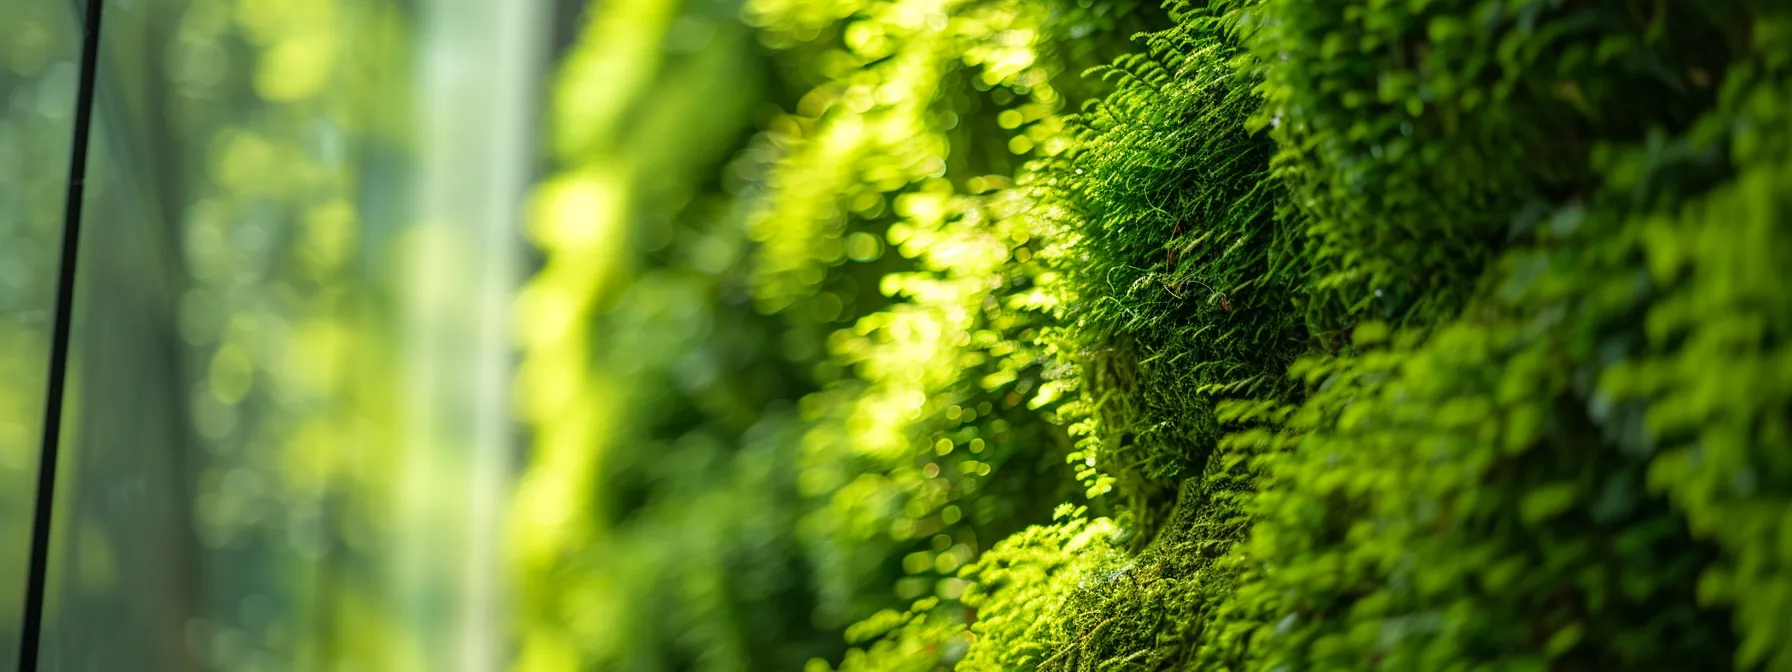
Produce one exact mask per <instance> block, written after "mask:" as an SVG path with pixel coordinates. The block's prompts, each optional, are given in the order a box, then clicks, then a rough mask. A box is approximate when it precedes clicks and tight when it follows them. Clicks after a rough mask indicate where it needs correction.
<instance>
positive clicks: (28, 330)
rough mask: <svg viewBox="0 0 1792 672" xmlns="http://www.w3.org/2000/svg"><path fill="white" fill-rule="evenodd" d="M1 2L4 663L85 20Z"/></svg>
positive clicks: (21, 581) (24, 554)
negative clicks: (82, 25) (82, 28)
mask: <svg viewBox="0 0 1792 672" xmlns="http://www.w3.org/2000/svg"><path fill="white" fill-rule="evenodd" d="M72 10H73V6H72V4H71V3H70V1H69V0H0V17H5V18H4V19H0V381H5V382H4V383H0V666H10V665H12V664H13V661H14V660H17V659H18V655H19V654H18V647H19V629H20V626H21V623H20V616H21V615H22V613H23V606H24V599H25V579H26V563H27V562H28V561H29V556H30V548H31V543H30V540H31V509H32V499H33V497H34V496H35V493H36V491H37V483H36V481H37V455H38V447H39V442H40V440H41V438H42V437H41V432H40V430H41V428H42V422H43V397H44V377H45V374H46V373H47V372H48V369H47V367H46V366H45V361H46V359H47V358H48V357H49V351H50V348H49V342H50V314H51V308H52V306H53V305H54V304H55V300H56V297H55V294H56V258H57V249H58V246H59V245H60V241H61V231H62V210H63V200H64V190H63V189H64V182H65V180H66V178H67V177H68V158H69V145H70V140H71V137H72V133H71V131H72V129H73V127H74V121H75V115H74V111H75V90H76V88H77V86H76V84H77V73H78V71H79V67H80V65H79V62H78V61H79V59H80V55H81V33H80V27H79V26H80V23H79V21H78V20H77V19H76V17H75V13H74V12H73V11H72Z"/></svg>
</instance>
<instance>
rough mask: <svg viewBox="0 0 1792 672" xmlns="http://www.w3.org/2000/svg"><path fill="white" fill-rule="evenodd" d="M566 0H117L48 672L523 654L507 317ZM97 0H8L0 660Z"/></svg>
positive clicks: (474, 661)
mask: <svg viewBox="0 0 1792 672" xmlns="http://www.w3.org/2000/svg"><path fill="white" fill-rule="evenodd" d="M577 4H578V3H571V2H568V3H549V2H481V1H477V0H415V1H409V0H306V1H304V2H290V1H284V0H113V1H111V2H107V3H106V11H105V14H104V21H105V25H104V30H103V40H102V45H101V62H100V63H99V68H98V72H99V82H98V94H97V95H98V100H97V108H96V111H95V117H94V119H95V121H94V124H95V128H94V129H93V132H94V137H95V141H94V144H93V149H92V153H91V155H90V164H89V169H88V187H87V196H86V198H87V203H86V231H85V235H84V238H83V240H82V241H81V244H82V255H83V256H82V259H81V262H82V263H81V266H80V275H79V281H78V282H79V285H78V286H79V291H78V298H77V315H76V323H75V331H74V335H75V336H74V343H73V353H74V354H73V361H72V363H71V367H72V368H71V375H70V381H71V382H70V390H69V392H68V398H67V403H68V416H67V417H66V418H65V422H66V427H67V429H66V432H65V434H64V447H63V453H62V459H61V462H60V466H61V470H60V478H59V485H58V488H57V492H56V495H57V501H56V507H55V531H54V542H53V548H52V553H51V563H50V564H51V568H52V569H51V575H50V588H49V601H50V604H49V606H48V610H49V611H48V615H47V617H46V618H47V626H46V634H45V639H44V642H43V650H44V657H43V659H42V661H41V662H42V664H43V666H44V668H45V669H54V670H146V671H154V670H170V671H172V670H200V669H227V670H288V669H298V670H313V669H316V670H323V669H330V670H455V669H461V670H495V669H501V668H503V667H504V666H505V665H506V662H507V660H508V656H509V653H508V647H507V645H506V642H507V640H508V637H509V635H510V632H509V629H508V627H507V626H506V620H505V618H506V617H505V614H506V613H507V609H508V607H507V603H508V600H509V598H510V596H509V595H508V594H507V592H506V590H505V589H504V588H503V586H504V584H505V582H504V574H503V569H502V559H503V552H502V549H501V547H500V543H501V540H500V528H499V526H500V523H501V521H502V516H503V510H504V507H505V501H506V499H507V497H508V488H509V484H510V482H511V480H512V474H513V473H514V471H515V469H516V468H517V462H518V455H519V450H520V449H521V445H520V444H521V441H519V440H518V438H517V437H518V430H517V429H516V427H515V424H514V423H513V422H511V411H510V401H509V394H510V393H509V389H510V385H509V381H510V378H511V376H512V371H513V368H514V361H513V360H514V357H513V356H512V354H511V352H512V348H511V346H510V345H509V342H510V337H511V333H510V321H509V317H508V315H509V312H510V311H509V308H510V303H511V301H512V295H513V293H514V291H515V288H516V285H517V284H518V283H519V279H520V277H521V276H522V275H523V274H524V273H526V272H527V265H528V264H529V263H530V262H529V259H528V257H527V255H526V253H525V250H524V247H523V242H522V239H521V237H520V235H519V225H518V223H519V221H520V217H521V213H522V203H523V197H524V194H525V191H526V189H527V187H528V184H529V183H530V182H531V181H533V180H534V179H535V178H536V176H537V172H538V166H539V158H538V156H539V152H537V151H536V147H537V145H538V142H539V140H538V131H537V129H538V125H537V124H536V118H537V116H538V115H539V113H540V107H541V105H542V104H543V102H544V101H543V97H542V96H541V95H540V87H541V84H542V81H543V76H542V72H543V71H544V70H545V69H546V67H547V63H548V62H549V60H550V59H552V58H554V56H555V52H556V50H557V49H558V48H559V47H557V46H556V44H555V42H556V40H564V39H567V36H565V35H559V36H556V34H555V32H554V27H553V24H552V21H553V18H554V15H555V14H558V13H564V12H567V11H576V9H577V8H576V5H577ZM561 5H566V6H570V7H572V9H571V10H569V9H568V7H566V6H561ZM82 9H83V3H80V2H78V1H76V0H0V17H3V18H0V371H3V372H4V373H3V374H0V377H3V378H4V379H5V381H6V383H5V384H4V385H0V535H3V537H0V538H3V539H4V542H3V543H0V573H4V575H5V576H7V577H11V578H8V579H6V580H4V581H0V659H5V660H7V661H8V662H7V664H11V662H10V661H11V660H13V659H14V657H15V656H16V649H17V646H18V641H17V637H18V627H19V621H18V619H19V614H20V604H21V602H22V595H23V586H24V575H25V571H24V570H25V558H26V554H27V547H28V544H27V540H28V539H29V520H30V518H29V517H30V513H31V498H32V493H33V492H34V490H35V484H34V482H33V480H34V475H35V473H36V460H37V447H38V435H39V430H40V429H41V428H40V426H39V424H40V422H41V419H40V416H41V413H42V395H43V391H44V389H43V388H44V376H45V369H46V358H47V353H48V343H47V339H48V338H49V312H48V311H49V309H50V307H51V305H52V302H53V292H54V277H55V263H56V254H55V250H56V247H57V245H58V241H59V236H60V231H61V228H60V227H61V222H62V193H63V189H64V184H63V181H64V177H65V173H66V166H67V161H68V151H69V142H70V137H71V133H72V128H71V126H72V123H73V118H74V104H75V88H76V81H75V76H76V72H77V65H78V64H77V59H78V56H79V50H80V33H79V28H78V26H79V25H80V12H81V11H82Z"/></svg>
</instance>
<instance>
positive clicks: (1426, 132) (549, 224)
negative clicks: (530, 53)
mask: <svg viewBox="0 0 1792 672" xmlns="http://www.w3.org/2000/svg"><path fill="white" fill-rule="evenodd" d="M581 21H582V23H581V24H579V26H578V27H577V30H578V34H577V37H576V40H575V41H574V43H573V46H572V47H570V50H569V51H568V52H567V54H566V56H565V58H564V59H563V60H562V61H561V62H560V64H559V65H558V68H557V74H556V75H555V77H554V79H553V83H552V104H551V105H550V110H551V114H550V119H549V120H548V124H549V130H548V133H547V135H548V137H549V138H550V141H549V145H548V149H547V151H548V154H549V156H550V162H551V170H550V173H549V175H548V177H547V178H546V179H545V180H544V181H543V182H542V183H541V184H540V185H539V187H538V188H537V189H536V190H535V192H534V195H533V197H532V200H531V205H530V215H529V218H528V222H529V223H528V235H529V237H530V240H531V241H532V242H533V243H534V244H535V245H536V246H537V247H538V248H539V250H540V254H541V267H540V270H539V272H538V273H537V274H535V275H534V276H533V278H532V279H530V280H529V281H528V283H527V284H526V286H525V287H524V289H523V290H522V293H521V295H520V297H519V299H518V303H517V311H518V321H517V324H518V329H517V332H518V333H519V339H520V348H521V350H522V360H521V365H520V373H519V376H518V378H517V387H518V402H517V406H518V413H519V414H520V415H521V416H522V418H523V422H524V423H525V424H526V426H527V428H528V429H529V430H530V431H531V432H532V434H533V437H534V438H533V445H532V447H531V449H530V451H529V456H528V460H527V464H526V467H525V470H524V472H523V473H522V476H521V478H520V480H519V481H518V483H517V486H516V489H515V493H514V498H513V500H512V504H511V507H510V509H509V511H510V519H509V524H508V527H507V530H508V531H507V534H509V535H510V537H509V539H508V540H507V542H506V551H505V552H506V553H507V554H508V560H509V567H510V571H511V577H512V580H513V582H514V584H515V585H516V592H515V595H514V600H513V601H514V611H515V614H516V616H515V618H516V646H517V654H516V655H517V658H516V666H517V667H518V669H521V670H531V671H533V670H566V669H604V670H610V669H615V670H658V669H668V670H670V669H705V670H734V669H805V670H811V671H813V670H824V669H841V670H847V669H850V670H932V669H941V668H957V669H966V670H1031V669H1040V670H1171V669H1175V670H1217V669H1241V670H1242V669H1250V670H1306V669H1382V670H1456V669H1462V670H1468V669H1477V670H1478V669H1489V670H1521V669H1522V670H1618V669H1625V670H1629V669H1638V670H1723V669H1744V670H1792V294H1788V292H1787V289H1786V288H1788V287H1792V6H1788V5H1785V4H1784V3H1779V2H1772V1H1769V0H1701V1H1699V2H1692V1H1690V0H1358V1H1347V0H1211V1H1210V2H1171V3H1168V4H1167V5H1164V6H1157V5H1155V4H1153V3H1142V2H1134V1H1131V0H829V1H824V2H791V1H788V0H745V2H744V4H737V3H735V2H732V1H731V0H685V1H680V0H607V1H605V2H599V3H595V4H593V5H591V6H590V7H589V8H588V9H587V10H586V11H585V14H584V15H583V17H582V19H581Z"/></svg>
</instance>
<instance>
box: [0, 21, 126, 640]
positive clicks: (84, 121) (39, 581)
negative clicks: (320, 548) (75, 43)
mask: <svg viewBox="0 0 1792 672" xmlns="http://www.w3.org/2000/svg"><path fill="white" fill-rule="evenodd" d="M103 13H105V2H104V0H87V7H86V13H85V15H84V16H83V17H82V23H83V25H84V27H83V31H82V35H81V88H80V90H79V92H78V93H77V94H76V97H75V133H74V135H75V137H74V142H73V143H72V145H73V147H72V148H71V150H70V152H71V153H70V155H69V162H68V191H67V200H66V201H65V202H64V204H63V219H62V256H61V259H60V261H59V262H58V264H57V277H56V322H55V326H54V327H53V331H52V332H51V334H50V376H49V385H48V389H47V391H46V392H45V396H44V426H43V439H44V440H43V446H42V449H41V450H40V451H39V452H38V458H37V500H36V502H35V503H34V504H33V507H34V508H33V509H32V518H31V565H30V574H29V578H28V579H27V583H26V588H25V614H24V619H23V621H24V628H23V630H22V632H21V633H20V634H21V641H20V642H19V671H20V672H36V670H37V662H38V660H37V659H38V648H39V644H40V641H39V640H40V639H42V636H43V618H44V584H45V579H46V578H47V575H48V573H49V564H50V524H51V522H52V520H53V518H54V516H53V515H52V513H53V511H52V507H53V506H54V504H55V501H56V458H57V453H58V452H60V450H59V449H60V448H61V441H62V396H63V390H64V384H65V383H66V382H67V380H68V346H69V323H70V321H71V320H72V319H73V317H74V307H75V263H76V261H75V257H76V256H77V254H78V252H79V251H80V247H81V202H82V196H83V194H84V193H85V186H86V184H85V182H86V179H87V145H88V140H89V137H90V133H89V129H90V128H91V127H92V126H93V88H94V73H95V72H96V70H97V66H98V61H99V51H100V15H101V14H103Z"/></svg>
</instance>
